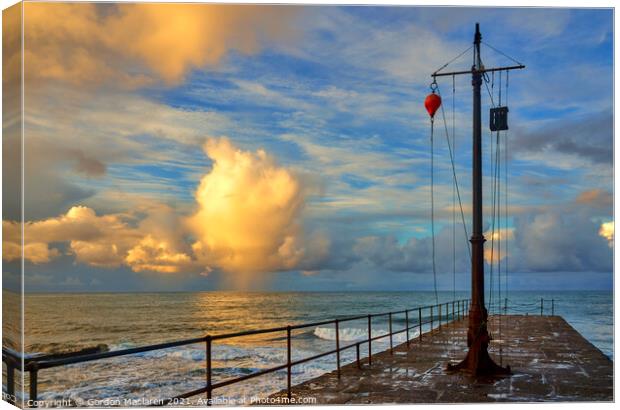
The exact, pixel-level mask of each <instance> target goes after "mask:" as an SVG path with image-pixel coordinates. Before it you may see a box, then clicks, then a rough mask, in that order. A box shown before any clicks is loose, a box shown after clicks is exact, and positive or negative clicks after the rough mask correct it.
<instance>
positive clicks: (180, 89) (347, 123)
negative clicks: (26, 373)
mask: <svg viewBox="0 0 620 410" xmlns="http://www.w3.org/2000/svg"><path fill="white" fill-rule="evenodd" d="M16 16H17V17H18V16H19V14H16V11H15V10H9V11H5V12H4V19H5V22H6V21H9V20H11V19H13V21H17V20H16ZM612 21H613V14H612V10H610V9H560V8H555V9H548V8H528V9H515V8H455V7H442V8H433V7H370V6H363V7H351V6H343V7H336V6H258V5H255V6H225V5H197V4H184V5H181V4H158V5H147V4H113V3H108V4H103V3H101V4H90V3H80V4H63V3H26V4H25V6H24V55H23V57H24V72H23V79H24V112H23V116H24V117H23V119H24V161H25V162H24V164H25V166H24V187H23V198H24V247H23V254H24V258H25V262H24V270H25V271H24V284H25V290H26V291H27V292H41V291H46V292H57V291H68V292H82V291H97V292H101V291H113V292H120V291H123V292H133V291H186V290H192V291H193V290H239V289H242V290H308V291H311V290H312V291H315V290H328V291H334V290H338V291H341V290H351V291H355V290H430V289H432V288H433V269H432V266H433V258H432V253H433V252H432V250H433V246H432V242H433V240H432V238H433V235H432V219H431V151H430V148H431V144H430V121H429V117H428V114H427V113H426V111H425V109H424V104H423V102H424V98H425V96H426V95H427V94H428V93H429V90H430V89H429V86H430V82H431V77H430V74H431V73H432V72H434V71H435V70H437V69H438V68H440V67H441V66H443V64H444V63H446V62H448V61H450V60H451V59H452V58H454V57H455V56H457V55H459V54H460V53H461V52H462V51H464V50H466V49H467V48H468V47H470V46H471V42H472V39H473V29H474V24H475V23H476V22H479V23H480V25H481V31H482V35H483V42H484V43H485V44H483V46H482V59H483V62H484V64H485V66H486V67H490V66H497V65H514V61H512V60H511V59H510V58H508V56H510V57H512V58H513V59H515V60H517V61H519V62H521V63H523V64H525V65H526V69H525V70H518V71H512V72H510V74H509V76H508V78H507V76H506V74H503V76H502V78H500V77H499V74H495V75H492V76H491V75H489V76H488V78H487V80H488V81H487V82H485V85H484V86H483V95H482V96H483V118H482V123H483V155H484V163H483V169H484V180H483V184H484V204H485V206H484V212H485V218H484V230H485V235H486V236H487V243H486V253H485V256H486V261H487V265H486V271H487V283H491V281H492V282H493V283H494V284H495V285H494V286H496V285H497V284H498V282H499V284H500V286H504V287H505V286H506V281H507V284H508V288H509V289H512V290H517V289H527V290H531V289H534V290H535V289H544V290H554V289H555V290H563V289H604V290H605V289H607V290H609V289H611V288H612V280H613V274H612V271H613V253H612V252H613V241H614V228H613V208H612V206H613V191H612V190H613V186H612V183H613V154H612V152H613V125H612V124H613V97H612V95H613V94H612V85H613V60H612V56H613V23H612ZM4 27H5V30H8V29H7V27H10V25H7V24H6V23H5V24H4ZM3 38H4V49H5V53H4V54H5V56H4V59H3V61H4V62H3V64H4V72H5V74H4V78H3V83H4V88H5V99H8V98H10V96H11V95H13V96H15V95H18V94H15V93H18V91H19V90H18V87H14V86H13V87H11V84H15V83H18V81H19V79H20V73H19V67H20V59H21V55H20V53H19V49H20V47H19V41H20V39H19V37H18V36H16V35H11V33H10V32H9V31H5V33H4V35H3ZM487 44H488V45H487ZM494 49H499V50H501V51H502V52H503V53H504V54H505V55H504V54H500V53H498V52H497V51H495V50H494ZM471 61H472V55H471V51H469V52H467V53H465V55H463V56H462V57H461V58H459V59H457V60H455V61H454V62H452V63H451V64H450V65H449V66H448V67H447V68H446V69H445V70H452V69H454V70H468V69H469V68H470V67H471ZM438 82H439V84H438V85H439V92H440V93H441V95H442V96H443V108H444V111H443V115H445V122H444V120H443V116H442V115H440V114H438V116H437V118H436V120H435V134H434V139H433V149H434V155H433V157H432V158H433V163H434V165H433V166H434V173H433V179H434V187H433V191H434V203H435V211H434V216H435V218H434V229H435V255H436V256H435V262H436V274H437V284H438V287H439V289H440V290H452V289H453V288H456V289H462V290H465V289H468V286H469V272H470V259H469V258H470V257H469V253H468V242H467V241H466V238H467V236H466V233H465V229H464V227H463V224H462V223H461V211H460V208H458V201H457V202H454V184H453V175H452V167H451V162H450V155H449V148H448V144H447V140H448V138H449V139H450V140H451V141H453V146H452V149H453V152H454V162H455V168H454V170H455V173H456V176H457V180H458V184H459V192H460V194H461V199H462V204H463V218H464V220H465V223H466V224H465V225H466V230H467V232H469V233H470V232H471V195H470V191H471V154H472V151H471V110H472V107H471V81H470V79H469V78H468V77H467V76H460V77H456V78H455V79H454V82H453V80H452V77H442V78H441V79H440V80H439V81H438ZM453 87H454V88H453ZM453 89H454V92H453ZM500 90H501V101H502V104H506V105H508V107H509V110H510V111H509V127H510V129H509V131H508V132H503V133H501V134H500V136H499V140H500V146H499V149H500V158H501V160H500V162H499V164H500V170H501V173H500V176H501V178H500V179H499V181H500V182H499V197H500V198H501V204H502V205H501V209H502V212H501V217H500V218H499V219H498V220H496V222H495V234H493V232H494V224H493V218H492V217H491V213H492V209H493V206H492V205H493V202H492V192H493V190H492V187H493V183H494V178H492V175H494V168H493V167H494V162H493V161H492V158H494V157H493V155H494V153H496V152H497V146H496V144H495V141H497V138H498V137H497V135H495V134H492V133H491V132H490V131H489V130H488V126H487V125H488V110H489V108H490V96H492V97H493V101H494V102H495V103H499V101H500ZM12 92H13V94H11V93H12ZM453 102H454V109H453ZM5 107H6V108H5V113H4V122H3V133H4V134H5V138H4V139H3V142H4V150H3V151H4V157H3V167H4V168H3V169H4V172H3V175H4V181H3V198H4V203H3V283H4V286H5V287H7V288H10V289H19V280H20V279H19V273H20V256H21V253H22V246H21V237H20V230H21V225H20V219H21V212H20V207H21V205H20V202H19V200H17V199H16V198H19V197H20V185H19V171H18V170H19V169H20V166H21V162H20V160H21V159H20V155H19V147H20V136H19V135H20V134H19V131H20V128H19V125H20V120H19V119H20V114H21V113H20V110H19V109H17V108H18V106H13V107H11V105H10V104H6V103H5ZM453 130H454V132H453ZM452 139H453V140H452ZM506 142H507V145H506ZM506 159H507V161H506ZM506 165H507V168H506ZM506 169H507V171H508V172H507V175H506V174H505V170H506ZM506 181H507V184H508V189H507V190H506V189H505V184H506ZM506 192H507V193H508V196H507V203H508V205H507V209H506V196H505V195H506ZM506 210H507V213H506V212H505V211H506ZM455 221H456V222H455ZM491 239H495V240H493V241H492V240H491ZM498 242H499V243H498ZM492 243H493V244H492ZM491 246H493V249H494V252H493V256H492V255H491V252H490V248H491ZM498 246H499V247H500V248H499V249H500V250H499V251H498ZM491 261H493V262H494V268H493V272H494V273H493V274H494V275H495V276H491V274H490V272H491V265H490V264H489V263H490V262H491ZM497 264H499V265H500V267H499V268H498V266H497ZM498 269H499V271H500V272H502V274H501V275H498V274H497V272H498ZM502 281H503V284H502Z"/></svg>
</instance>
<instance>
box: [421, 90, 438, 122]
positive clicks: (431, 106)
mask: <svg viewBox="0 0 620 410" xmlns="http://www.w3.org/2000/svg"><path fill="white" fill-rule="evenodd" d="M424 106H425V107H426V111H428V115H430V116H431V118H433V117H434V116H435V113H436V112H437V110H438V109H439V107H441V97H440V96H438V95H437V94H435V93H431V94H429V95H427V96H426V100H424Z"/></svg>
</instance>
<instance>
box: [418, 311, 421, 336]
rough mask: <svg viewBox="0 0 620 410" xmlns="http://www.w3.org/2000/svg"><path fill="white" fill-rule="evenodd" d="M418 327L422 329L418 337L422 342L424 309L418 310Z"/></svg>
mask: <svg viewBox="0 0 620 410" xmlns="http://www.w3.org/2000/svg"><path fill="white" fill-rule="evenodd" d="M418 327H419V328H420V332H419V334H418V337H419V338H420V342H421V341H422V308H421V307H419V308H418Z"/></svg>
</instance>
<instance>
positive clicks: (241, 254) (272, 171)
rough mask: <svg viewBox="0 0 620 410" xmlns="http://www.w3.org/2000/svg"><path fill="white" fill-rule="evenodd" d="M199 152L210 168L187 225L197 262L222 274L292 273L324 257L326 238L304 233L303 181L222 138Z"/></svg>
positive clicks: (305, 191)
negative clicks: (210, 163)
mask: <svg viewBox="0 0 620 410" xmlns="http://www.w3.org/2000/svg"><path fill="white" fill-rule="evenodd" d="M204 150H205V153H206V154H207V156H208V157H209V158H211V160H212V161H213V168H212V169H211V171H210V172H209V173H208V174H206V175H205V176H204V177H203V178H202V180H201V182H200V185H199V187H198V189H197V191H196V201H197V203H198V207H199V209H198V211H197V212H196V213H195V214H194V215H193V216H192V217H191V218H189V220H188V226H189V227H190V229H191V230H192V232H193V233H194V234H195V236H196V237H197V239H198V240H197V241H196V242H195V243H194V245H193V249H194V252H195V253H196V254H197V255H198V257H199V259H201V260H204V261H205V262H206V263H207V265H208V266H214V267H219V268H221V269H223V270H225V271H229V272H237V273H252V272H264V271H274V270H275V271H277V270H289V269H293V268H295V267H297V266H298V265H300V264H302V262H303V261H304V259H305V258H306V257H307V256H308V255H309V254H310V255H312V254H313V253H314V254H315V255H314V256H316V253H318V254H322V253H324V252H325V249H326V247H327V246H328V241H327V240H326V238H324V237H320V236H314V237H312V238H310V237H306V236H304V233H303V227H302V220H301V216H302V210H303V208H304V205H305V201H306V196H307V194H308V193H309V191H308V189H309V187H308V186H307V184H306V182H305V181H304V179H303V177H301V176H300V175H297V174H295V173H294V172H292V171H291V170H288V169H286V168H283V167H281V166H279V165H278V164H277V163H276V162H275V160H274V159H273V158H272V157H271V156H269V155H268V154H267V153H266V152H265V151H264V150H262V149H260V150H258V151H256V152H248V151H242V150H240V149H238V148H236V147H235V146H233V145H232V144H231V142H230V141H229V140H228V139H226V138H211V139H209V140H208V141H207V143H206V144H205V146H204ZM308 241H310V242H311V243H312V244H311V245H310V244H309V243H307V242H308ZM307 246H311V247H312V251H313V252H309V248H307Z"/></svg>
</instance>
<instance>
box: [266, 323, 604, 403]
mask: <svg viewBox="0 0 620 410" xmlns="http://www.w3.org/2000/svg"><path fill="white" fill-rule="evenodd" d="M501 321H502V335H501V336H502V337H501V339H500V337H499V333H498V330H499V327H498V326H499V317H497V316H494V317H491V318H490V321H489V323H490V326H489V329H490V332H491V334H492V337H493V338H494V340H493V341H492V342H491V346H490V349H489V351H490V353H491V355H492V356H493V357H494V359H495V360H496V362H497V363H499V362H500V347H501V350H502V354H501V362H502V363H503V364H504V365H506V364H508V365H510V367H511V368H512V373H513V374H512V375H511V376H508V377H504V378H496V379H485V378H478V379H476V378H473V377H471V376H469V375H467V374H463V373H448V372H446V370H445V367H446V364H447V363H448V362H453V363H454V362H457V361H459V360H460V359H461V358H463V357H464V356H465V353H466V351H467V347H466V332H467V319H464V320H461V321H457V322H452V323H450V324H448V325H444V326H443V327H442V328H441V329H436V330H433V331H432V332H430V333H425V334H424V335H423V337H422V340H419V339H414V340H412V341H411V342H410V345H409V347H407V345H406V344H402V345H400V346H398V347H395V348H394V351H393V354H390V352H389V351H385V352H382V353H378V354H375V355H373V357H372V366H368V361H367V360H364V361H363V362H362V366H361V368H358V366H357V364H356V363H352V364H349V365H346V366H343V367H342V368H341V374H340V378H339V377H338V374H337V372H336V371H333V372H331V373H327V374H324V375H322V376H320V377H318V378H315V379H312V380H309V381H307V382H304V383H302V384H300V385H297V386H295V387H294V388H293V389H292V394H293V397H295V398H301V397H312V398H314V399H315V400H316V402H317V403H318V404H387V403H403V404H404V403H475V402H544V401H552V402H553V401H612V400H613V362H612V361H611V360H610V359H609V358H608V357H607V356H605V355H604V354H603V353H602V352H601V351H600V350H599V349H597V348H596V347H595V346H593V345H592V344H591V343H590V342H588V341H587V340H586V339H585V338H584V337H583V336H581V335H580V334H579V333H578V332H577V331H576V330H575V329H573V328H572V327H571V326H570V325H569V324H568V323H567V322H566V321H565V320H564V319H563V318H562V317H560V316H517V315H508V316H502V317H501ZM274 396H279V397H286V391H283V392H280V393H277V394H276V395H274Z"/></svg>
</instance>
